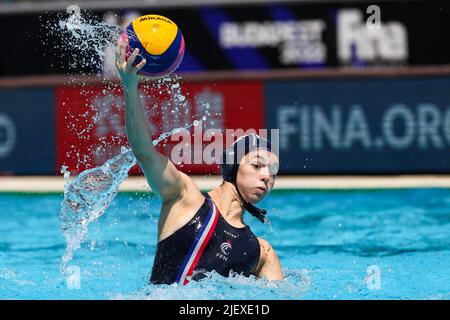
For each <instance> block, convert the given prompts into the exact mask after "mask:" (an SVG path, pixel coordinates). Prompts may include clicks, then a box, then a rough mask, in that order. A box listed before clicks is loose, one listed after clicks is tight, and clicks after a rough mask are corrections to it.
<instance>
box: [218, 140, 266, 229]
mask: <svg viewBox="0 0 450 320" xmlns="http://www.w3.org/2000/svg"><path fill="white" fill-rule="evenodd" d="M256 148H264V149H266V150H267V151H272V150H271V145H270V142H269V141H268V140H266V139H264V138H260V137H259V136H258V135H256V134H254V133H251V134H248V135H245V136H241V137H239V139H237V140H236V141H235V142H234V143H233V144H232V145H231V146H230V147H229V148H228V149H227V150H225V151H224V153H223V159H222V160H223V163H222V177H223V180H225V181H228V182H230V183H232V184H233V185H234V187H235V188H236V191H237V193H238V195H239V197H240V198H241V200H242V202H243V203H244V208H245V210H247V211H248V212H249V213H250V214H251V215H252V216H254V217H255V218H257V219H258V220H259V221H261V222H262V223H268V222H269V219H267V218H266V216H265V215H266V214H267V210H265V209H261V208H257V207H255V206H254V205H253V204H251V203H250V202H248V201H245V200H244V198H243V197H242V194H241V192H240V191H239V188H238V186H237V183H236V178H237V172H238V170H239V163H240V161H241V159H242V157H244V156H245V155H246V154H248V153H249V152H250V151H252V150H254V149H256ZM238 151H241V153H242V154H241V155H240V158H239V159H238V156H239V153H238ZM242 151H244V152H242ZM230 161H231V164H230Z"/></svg>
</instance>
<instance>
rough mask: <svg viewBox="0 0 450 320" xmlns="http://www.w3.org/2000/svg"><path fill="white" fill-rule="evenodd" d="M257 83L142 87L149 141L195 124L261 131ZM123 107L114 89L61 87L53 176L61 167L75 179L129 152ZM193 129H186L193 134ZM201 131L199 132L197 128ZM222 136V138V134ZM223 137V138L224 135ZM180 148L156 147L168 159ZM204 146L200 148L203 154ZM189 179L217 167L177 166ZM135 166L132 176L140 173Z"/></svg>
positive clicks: (170, 143) (205, 127)
mask: <svg viewBox="0 0 450 320" xmlns="http://www.w3.org/2000/svg"><path fill="white" fill-rule="evenodd" d="M262 90H263V88H262V83H261V82H219V83H207V82H195V83H184V84H180V83H178V82H175V81H173V80H171V81H166V82H165V81H163V80H161V81H158V82H154V83H152V84H150V85H149V84H144V85H142V86H141V87H140V88H139V95H140V99H141V103H142V104H143V105H144V106H145V110H146V114H147V115H148V124H149V126H150V130H151V132H152V133H153V137H152V138H153V139H157V138H158V137H159V136H160V135H161V134H163V133H167V132H171V130H173V129H175V128H180V127H187V126H189V125H190V124H192V123H193V121H195V120H197V121H202V126H201V127H202V130H203V132H204V131H205V130H208V129H213V128H214V129H219V130H222V131H223V132H224V131H225V129H242V130H248V129H251V128H254V129H260V128H262V127H263V125H264V114H263V110H264V108H263V92H262ZM124 111H125V105H124V96H123V91H122V89H121V88H119V87H117V86H107V85H104V86H101V85H98V86H88V87H86V86H83V87H81V86H80V87H69V86H61V87H58V88H57V89H56V121H57V138H56V140H57V172H59V171H60V169H61V166H63V165H65V166H67V167H68V170H69V171H71V172H73V173H76V172H81V171H83V170H85V169H88V168H92V167H96V166H99V165H102V164H103V163H104V162H105V161H106V160H108V159H109V158H111V157H112V156H114V155H116V154H118V153H119V152H120V147H121V146H125V147H129V146H128V142H127V139H126V134H125V112H124ZM195 129H196V128H195V127H194V126H191V127H189V130H190V132H191V133H192V134H194V132H195ZM197 129H199V128H197ZM224 133H225V132H224ZM224 136H225V134H224ZM178 143H179V142H178V141H176V140H175V139H173V136H172V137H168V138H166V139H164V140H162V141H161V142H160V143H159V144H158V145H157V150H159V151H160V152H161V153H162V154H165V155H167V156H169V155H170V152H171V150H172V149H173V147H174V145H176V144H178ZM204 147H205V146H203V149H204ZM178 168H179V169H180V170H181V171H183V172H186V173H190V174H208V173H214V174H217V173H219V172H220V168H219V166H217V165H208V164H205V163H204V162H202V163H195V164H180V165H178ZM139 172H140V171H139V168H138V166H135V167H134V168H133V169H132V170H131V174H136V173H139Z"/></svg>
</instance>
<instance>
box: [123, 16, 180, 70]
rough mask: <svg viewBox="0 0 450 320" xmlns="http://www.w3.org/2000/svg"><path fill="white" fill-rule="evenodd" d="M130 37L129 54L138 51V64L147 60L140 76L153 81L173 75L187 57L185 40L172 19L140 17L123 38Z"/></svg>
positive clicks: (129, 26) (129, 27) (134, 21)
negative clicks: (185, 55) (136, 49)
mask: <svg viewBox="0 0 450 320" xmlns="http://www.w3.org/2000/svg"><path fill="white" fill-rule="evenodd" d="M122 36H123V37H127V38H128V48H127V55H130V54H131V52H133V50H134V49H135V48H138V49H139V53H140V56H138V57H137V58H136V61H135V63H134V64H138V63H139V62H140V61H142V59H143V58H145V60H146V61H147V62H146V64H145V66H144V67H142V69H141V70H139V72H138V73H139V74H140V75H142V76H145V77H150V78H159V77H163V76H166V75H169V74H170V73H172V72H173V71H175V69H177V68H178V66H179V65H180V63H181V60H183V56H184V38H183V34H182V33H181V31H180V29H179V28H178V26H177V25H176V24H175V23H174V22H173V21H172V20H170V19H168V18H166V17H163V16H160V15H156V14H149V15H145V16H141V17H139V18H136V19H135V20H133V22H131V23H130V24H129V25H128V26H127V28H126V31H125V32H124V33H123V35H122Z"/></svg>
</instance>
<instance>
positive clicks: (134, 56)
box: [125, 48, 139, 70]
mask: <svg viewBox="0 0 450 320" xmlns="http://www.w3.org/2000/svg"><path fill="white" fill-rule="evenodd" d="M138 54H139V49H138V48H136V49H134V50H133V53H132V54H131V56H130V57H129V58H128V60H127V64H126V66H125V69H126V70H130V69H131V67H132V66H133V63H134V61H135V60H136V57H137V55H138Z"/></svg>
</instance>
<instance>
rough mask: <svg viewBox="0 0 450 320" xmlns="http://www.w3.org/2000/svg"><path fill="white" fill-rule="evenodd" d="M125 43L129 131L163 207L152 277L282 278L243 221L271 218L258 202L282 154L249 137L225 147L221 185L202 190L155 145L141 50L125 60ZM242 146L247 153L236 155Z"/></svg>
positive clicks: (120, 49) (266, 247) (120, 62)
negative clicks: (141, 92) (141, 93)
mask: <svg viewBox="0 0 450 320" xmlns="http://www.w3.org/2000/svg"><path fill="white" fill-rule="evenodd" d="M127 45H128V44H127V40H126V39H123V38H122V39H121V40H119V43H118V46H117V50H116V66H117V69H118V72H119V76H120V79H121V81H122V85H123V88H124V92H125V103H126V111H125V116H126V133H127V137H128V141H129V144H130V146H131V148H132V150H133V152H134V155H135V156H136V158H137V160H138V162H139V165H140V167H141V168H142V171H143V172H144V174H145V177H146V178H147V181H148V183H149V185H150V187H151V189H152V190H153V191H154V192H155V193H156V194H157V195H158V196H159V198H160V199H161V201H162V207H161V212H160V217H159V223H158V245H157V251H156V255H155V261H154V265H153V270H152V275H151V279H150V281H151V282H152V283H154V284H171V283H174V282H178V283H180V284H187V283H188V282H189V280H198V279H200V278H202V276H203V275H204V273H205V272H208V271H213V270H214V271H216V272H217V273H219V274H221V275H223V276H229V275H230V274H231V273H234V274H241V275H245V276H250V275H256V276H257V277H260V278H266V279H268V280H282V279H283V273H282V269H281V265H280V262H279V259H278V257H277V255H276V253H275V251H274V250H273V248H272V247H271V245H270V244H269V243H268V242H267V241H265V240H263V239H261V238H257V237H256V236H255V235H254V234H253V232H252V231H251V229H250V227H249V226H247V225H246V224H245V223H244V220H243V215H244V212H245V211H248V212H250V213H251V214H252V215H253V216H255V217H256V218H258V219H259V220H261V221H265V219H266V218H265V210H263V209H260V208H257V207H255V206H254V205H253V204H252V203H257V202H259V201H260V200H262V199H263V198H264V197H266V196H267V195H268V194H269V193H270V192H271V190H272V188H273V185H274V183H275V177H276V173H277V171H278V156H277V154H276V153H275V152H272V150H271V146H270V143H269V142H268V141H267V140H264V139H262V138H260V137H258V136H257V135H254V134H250V135H246V136H243V137H241V138H239V139H238V140H236V141H235V142H234V143H233V144H232V145H231V146H230V147H229V148H228V149H227V150H225V152H224V155H223V157H224V160H225V164H223V165H222V176H223V179H224V181H223V183H222V184H221V185H220V186H218V187H217V188H215V189H214V190H212V191H210V192H208V193H202V192H200V190H199V189H198V187H197V185H196V184H195V183H194V181H193V180H192V179H191V178H190V177H189V176H187V175H186V174H184V173H182V172H180V171H178V170H177V169H176V167H175V166H174V164H173V163H172V162H171V161H170V160H169V159H168V158H167V157H165V156H163V155H161V154H160V153H159V152H157V151H156V150H155V148H154V147H153V143H152V137H151V133H150V131H149V126H148V124H147V122H146V120H145V119H146V117H145V116H144V109H143V107H142V106H141V105H140V100H139V98H138V91H137V87H138V82H139V79H138V75H137V71H138V70H139V69H140V68H142V67H143V66H144V64H145V62H146V61H145V60H142V61H141V62H140V63H139V64H137V65H136V66H133V63H134V61H135V59H136V56H137V55H138V53H139V52H138V50H137V49H136V50H134V51H133V53H132V54H131V55H130V56H129V58H128V59H126V47H127ZM240 150H243V152H237V151H240Z"/></svg>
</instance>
